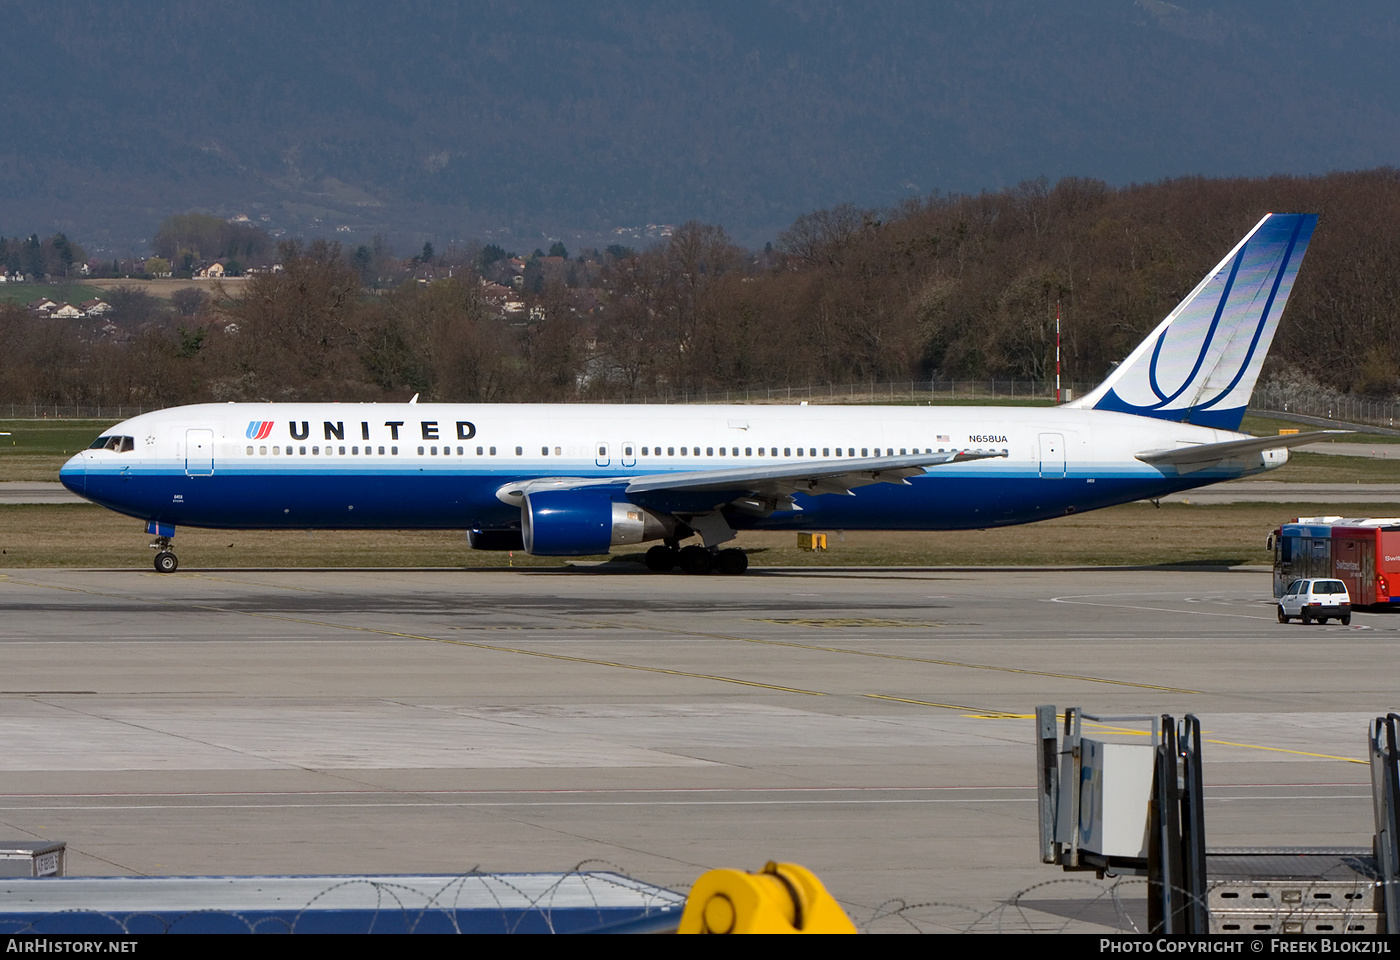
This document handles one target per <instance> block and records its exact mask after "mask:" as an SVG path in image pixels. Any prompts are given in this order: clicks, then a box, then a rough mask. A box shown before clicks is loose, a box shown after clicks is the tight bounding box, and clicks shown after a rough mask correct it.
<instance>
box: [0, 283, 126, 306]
mask: <svg viewBox="0 0 1400 960" xmlns="http://www.w3.org/2000/svg"><path fill="white" fill-rule="evenodd" d="M106 296H107V291H106V290H103V289H102V288H101V287H93V286H88V285H86V284H78V283H0V303H33V302H34V301H35V300H42V299H43V298H45V297H48V298H49V299H50V300H53V301H54V302H56V303H71V304H73V305H74V306H76V305H78V304H80V303H82V302H83V301H84V300H93V299H102V298H103V297H106Z"/></svg>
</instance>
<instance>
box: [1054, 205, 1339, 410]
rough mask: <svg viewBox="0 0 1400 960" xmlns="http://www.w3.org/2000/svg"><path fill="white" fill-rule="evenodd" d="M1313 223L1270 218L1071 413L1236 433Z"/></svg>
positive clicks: (1308, 218)
mask: <svg viewBox="0 0 1400 960" xmlns="http://www.w3.org/2000/svg"><path fill="white" fill-rule="evenodd" d="M1316 226H1317V217H1316V216H1315V215H1313V214H1301V213H1271V214H1269V215H1268V216H1266V217H1264V219H1263V220H1260V221H1259V223H1258V224H1256V225H1255V227H1254V229H1253V230H1251V231H1250V232H1249V235H1248V236H1246V237H1245V238H1244V239H1243V240H1242V241H1240V243H1239V245H1238V246H1237V247H1235V249H1234V250H1232V251H1230V255H1229V256H1227V257H1226V258H1225V259H1224V260H1222V261H1220V263H1219V265H1217V266H1216V268H1215V269H1214V270H1212V271H1211V272H1210V273H1209V274H1208V275H1207V276H1206V278H1205V279H1204V280H1202V281H1201V283H1200V284H1199V285H1198V286H1197V287H1196V289H1195V290H1193V291H1191V293H1190V294H1189V295H1188V296H1187V297H1186V299H1185V300H1183V301H1181V303H1180V304H1179V305H1178V306H1177V308H1176V309H1175V310H1173V311H1172V312H1171V313H1170V314H1168V315H1167V318H1166V319H1165V320H1163V321H1162V323H1161V324H1160V325H1159V326H1158V327H1157V329H1156V330H1154V331H1153V332H1152V335H1151V336H1150V337H1148V338H1147V339H1146V340H1144V341H1143V342H1142V343H1141V344H1140V345H1139V346H1138V348H1137V349H1136V350H1134V351H1133V352H1132V353H1131V354H1130V355H1129V356H1128V358H1127V359H1126V360H1124V361H1123V362H1122V363H1121V364H1119V365H1118V367H1117V369H1115V370H1114V371H1113V373H1112V374H1110V375H1109V377H1108V379H1107V380H1105V381H1104V382H1103V383H1102V384H1100V385H1099V386H1098V388H1097V389H1095V390H1094V391H1093V392H1092V393H1090V394H1089V395H1087V396H1086V397H1084V399H1083V400H1082V401H1080V402H1079V403H1076V404H1075V406H1084V407H1091V408H1093V409H1096V410H1116V411H1119V412H1122V413H1133V414H1137V415H1138V416H1143V417H1155V418H1157V419H1159V420H1175V421H1177V422H1180V423H1192V424H1196V425H1198V426H1202V427H1216V428H1219V429H1222V430H1238V429H1239V426H1240V421H1241V420H1242V419H1244V410H1245V407H1246V406H1248V404H1249V397H1250V394H1252V393H1253V392H1254V382H1255V381H1256V380H1257V379H1258V378H1259V371H1260V369H1261V368H1262V367H1263V365H1264V356H1265V355H1266V354H1267V353H1268V352H1269V345H1270V344H1271V343H1272V342H1273V339H1274V331H1275V330H1277V329H1278V321H1279V317H1280V316H1282V314H1283V307H1284V304H1286V303H1287V302H1288V294H1289V293H1290V292H1291V291H1292V290H1293V279H1294V278H1295V277H1296V276H1297V275H1298V267H1299V265H1301V264H1302V262H1303V254H1304V252H1305V251H1306V250H1307V248H1308V241H1309V240H1310V239H1311V238H1312V233H1313V228H1315V227H1316Z"/></svg>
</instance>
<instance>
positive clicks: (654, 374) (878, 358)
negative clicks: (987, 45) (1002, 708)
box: [0, 169, 1400, 405]
mask: <svg viewBox="0 0 1400 960" xmlns="http://www.w3.org/2000/svg"><path fill="white" fill-rule="evenodd" d="M1269 211H1278V212H1315V213H1318V214H1319V215H1320V217H1321V219H1320V222H1319V225H1318V228H1317V232H1316V234H1315V235H1314V238H1313V242H1312V246H1311V247H1310V249H1309V252H1308V256H1307V260H1306V262H1305V263H1304V265H1303V267H1302V270H1301V272H1300V274H1299V277H1298V281H1297V284H1296V286H1295V288H1294V292H1293V298H1292V300H1291V301H1290V302H1289V305H1288V310H1287V312H1286V314H1285V316H1284V320H1283V324H1282V327H1281V328H1280V332H1279V335H1278V337H1277V339H1276V341H1275V346H1274V349H1273V352H1272V353H1271V355H1270V359H1269V367H1268V368H1266V374H1267V373H1268V372H1278V371H1283V372H1285V373H1290V374H1303V375H1306V376H1307V377H1310V378H1313V379H1315V380H1318V381H1321V382H1322V383H1324V384H1327V385H1329V386H1331V387H1333V388H1335V389H1338V390H1343V391H1351V392H1358V393H1364V394H1369V395H1390V394H1394V393H1395V392H1396V391H1397V389H1398V388H1400V324H1398V323H1397V320H1398V319H1400V235H1397V231H1396V228H1395V224H1396V223H1400V173H1397V171H1395V170H1393V169H1382V170H1375V171H1370V172H1364V173H1346V174H1340V173H1339V174H1332V175H1329V176H1326V177H1318V178H1288V177H1275V178H1270V179H1264V180H1208V179H1184V180H1172V181H1167V182H1163V183H1158V184H1151V185H1143V186H1133V187H1128V188H1123V189H1112V188H1110V187H1108V186H1106V185H1105V184H1103V183H1101V182H1098V181H1094V180H1086V179H1075V178H1069V179H1064V180H1061V181H1059V182H1058V183H1055V184H1049V183H1047V182H1045V181H1034V182H1028V183H1024V184H1021V185H1020V186H1018V187H1015V188H1012V189H1009V190H1005V191H1001V192H998V193H986V194H981V195H978V196H960V197H933V198H929V199H925V200H921V201H918V202H910V203H908V204H906V205H905V206H903V207H900V208H898V209H895V210H892V211H863V210H858V209H855V208H852V207H839V208H836V209H832V210H825V211H818V212H814V213H811V214H807V215H805V216H803V217H801V218H799V219H798V220H797V221H796V222H795V223H793V224H792V225H791V226H790V227H789V228H788V229H787V230H786V231H784V232H783V233H782V234H781V237H780V242H779V243H778V245H777V246H775V247H774V248H773V249H771V250H767V251H764V252H762V253H752V252H749V251H745V250H743V249H741V248H740V247H738V246H737V245H735V244H734V243H732V242H731V241H730V239H729V237H728V235H727V234H726V232H725V230H724V229H723V228H722V227H720V226H716V225H706V224H701V223H694V222H692V223H688V224H685V225H683V226H681V227H680V228H678V229H677V230H676V231H675V232H674V234H673V235H672V236H671V237H669V238H668V239H667V240H666V241H664V242H663V243H662V244H660V245H658V246H657V247H655V248H653V249H650V250H646V251H643V252H641V253H636V252H634V251H631V250H627V249H623V248H620V247H617V248H613V250H612V251H611V252H609V253H607V254H602V253H598V252H596V251H589V252H587V253H586V254H581V255H579V256H577V257H575V258H574V259H573V260H569V259H565V258H561V257H559V256H554V257H545V256H543V254H541V255H540V256H538V257H531V258H528V259H527V260H526V261H521V262H522V263H524V264H525V266H524V268H523V269H524V276H525V277H533V278H534V279H533V280H532V281H530V282H529V283H524V284H522V285H521V287H520V289H519V291H518V292H517V293H515V294H512V295H513V296H519V297H520V298H522V303H523V307H522V309H520V311H519V312H517V313H514V314H512V313H509V312H506V311H503V310H502V309H501V307H500V304H499V302H498V301H496V300H493V299H492V297H491V293H490V291H491V290H492V289H497V288H492V287H488V286H487V285H486V284H484V283H483V281H482V280H481V279H479V278H478V276H477V275H476V274H475V273H474V272H473V271H472V269H471V268H470V266H462V265H461V264H460V263H459V264H458V265H457V266H453V267H443V266H442V265H441V264H440V263H436V264H435V262H434V261H433V259H432V257H431V251H428V250H425V251H424V254H423V255H422V256H420V257H415V258H414V260H413V263H414V264H416V265H417V268H418V270H419V275H420V277H421V276H422V271H423V270H430V271H436V272H435V273H433V274H432V275H433V276H436V277H438V279H434V280H431V281H428V280H427V279H426V277H423V278H422V279H419V280H410V281H409V282H407V283H405V284H403V285H402V286H400V287H398V288H397V289H393V290H390V291H388V292H384V293H375V292H372V291H371V290H370V289H369V288H368V287H366V286H365V276H364V273H363V271H362V270H358V269H357V267H356V263H355V256H354V255H353V254H351V253H350V252H349V251H344V250H342V249H341V248H340V247H338V246H337V245H334V244H328V243H325V242H316V243H313V244H311V245H310V246H305V247H303V246H300V245H297V244H284V245H283V247H282V249H281V257H282V260H283V269H282V270H281V272H276V273H266V274H259V275H258V276H256V277H254V278H252V279H250V280H249V281H248V282H247V285H246V286H245V287H244V288H243V289H242V291H241V292H240V293H239V294H238V295H237V296H224V297H222V298H220V297H214V298H212V299H198V298H189V299H187V300H185V301H184V302H183V304H182V310H183V312H177V311H174V310H171V309H169V308H168V307H166V306H164V305H163V303H162V302H157V301H155V300H153V299H152V298H149V297H147V298H145V299H144V300H140V299H139V298H138V297H137V295H132V294H129V295H127V302H125V304H124V307H125V309H126V313H125V314H124V316H126V317H127V318H128V319H126V320H121V321H114V320H108V321H58V320H53V319H40V318H37V317H35V316H33V315H31V314H30V313H29V312H27V311H26V310H25V309H24V308H22V307H18V306H14V307H7V308H3V309H2V310H0V342H3V343H4V344H5V359H4V362H3V364H0V402H44V403H64V404H71V403H104V404H116V403H129V404H144V405H162V404H172V403H178V402H188V401H194V400H254V399H268V400H284V399H295V398H305V399H323V400H336V399H342V400H372V399H380V398H391V397H395V398H402V397H405V396H408V395H410V394H412V393H421V394H422V395H423V398H424V399H425V400H444V401H452V400H462V401H470V400H498V401H515V400H569V399H587V398H590V397H594V398H615V397H645V396H653V395H658V394H669V393H674V392H678V391H683V390H694V389H697V388H701V387H705V388H725V387H744V386H765V385H784V384H803V385H805V384H809V383H815V384H822V383H844V382H849V381H853V380H877V381H878V380H885V379H909V378H922V377H931V376H955V377H975V378H990V377H1000V378H1006V377H1016V378H1023V379H1040V378H1044V377H1045V376H1046V375H1047V374H1048V373H1050V372H1052V371H1053V367H1052V364H1053V350H1054V317H1055V308H1056V304H1057V303H1058V304H1059V305H1060V310H1061V313H1062V315H1063V318H1064V323H1063V329H1064V358H1065V360H1064V365H1065V375H1066V377H1067V378H1069V379H1073V380H1078V381H1090V380H1097V379H1098V378H1100V377H1102V376H1103V374H1104V373H1106V372H1107V370H1108V369H1110V367H1111V365H1112V364H1113V363H1114V362H1115V361H1117V360H1119V359H1121V358H1122V357H1123V356H1124V355H1125V354H1126V353H1127V352H1128V351H1129V350H1130V349H1131V348H1132V347H1133V345H1134V344H1136V343H1137V342H1138V340H1140V339H1141V337H1142V336H1143V335H1144V334H1145V333H1146V332H1147V331H1148V330H1149V329H1151V327H1152V326H1153V325H1155V324H1156V323H1157V322H1158V321H1159V320H1160V319H1161V318H1162V317H1163V316H1165V314H1166V313H1167V312H1168V311H1169V310H1170V309H1171V308H1172V307H1173V306H1174V305H1175V304H1176V303H1177V302H1178V301H1179V300H1180V299H1181V297H1183V296H1184V295H1185V294H1186V293H1188V292H1189V291H1190V290H1191V288H1192V287H1194V286H1195V284H1196V283H1197V281H1199V280H1200V278H1201V277H1202V276H1203V275H1204V274H1205V272H1206V271H1207V270H1209V269H1210V268H1211V267H1212V266H1213V265H1214V264H1215V263H1216V262H1218V261H1219V260H1220V258H1222V257H1223V256H1224V255H1225V254H1226V253H1227V252H1228V251H1229V250H1230V248H1231V247H1232V246H1233V245H1234V244H1235V243H1236V242H1237V241H1238V240H1239V238H1240V237H1241V236H1243V235H1244V233H1245V232H1246V231H1247V230H1248V229H1249V228H1250V227H1251V226H1253V225H1254V223H1256V222H1257V221H1258V220H1259V218H1260V217H1261V216H1262V215H1263V214H1264V213H1267V212H1269ZM496 253H499V251H496ZM494 258H495V253H493V254H492V255H491V258H490V259H491V265H492V267H491V268H492V269H496V268H497V267H499V265H500V264H501V263H502V262H504V261H500V260H498V259H494ZM484 259H487V258H482V257H478V258H477V262H482V260H484ZM531 271H534V272H533V273H531ZM449 273H450V274H451V276H450V277H449V276H446V275H447V274H449ZM140 296H144V295H140Z"/></svg>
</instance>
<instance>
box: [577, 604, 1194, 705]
mask: <svg viewBox="0 0 1400 960" xmlns="http://www.w3.org/2000/svg"><path fill="white" fill-rule="evenodd" d="M585 622H586V621H585ZM604 622H605V623H607V624H608V625H609V626H623V624H618V623H615V622H613V621H604ZM632 629H642V628H639V627H633V628H632ZM645 629H648V630H656V631H657V632H658V633H670V634H675V635H679V636H683V637H709V638H711V639H713V640H734V641H737V642H739V643H757V644H764V645H766V646H772V647H793V648H796V649H798V650H817V651H820V652H822V653H841V654H846V655H848V656H852V657H874V658H875V659H878V660H904V661H906V662H909V663H927V664H932V665H933V666H938V667H961V668H963V669H967V670H991V671H993V672H996V673H1019V674H1022V675H1025V676H1032V677H1053V678H1054V679H1056V680H1082V681H1086V682H1089V683H1108V684H1113V685H1115V686H1122V687H1138V688H1140V689H1143V690H1161V691H1162V692H1164V693H1187V694H1195V695H1198V696H1200V695H1203V691H1201V690H1187V689H1184V688H1182V687H1165V686H1161V685H1159V684H1155V683H1137V682H1135V681H1132V680H1112V679H1109V678H1108V677H1090V676H1082V675H1080V674H1076V673H1051V672H1049V671H1047V670H1025V669H1022V668H1020V667H998V666H995V665H993V664H990V663H964V662H962V661H959V660H936V659H934V658H932V657H911V656H907V655H905V654H899V653H876V652H875V651H873V650H852V649H850V648H849V647H828V646H825V645H823V644H817V643H798V642H797V641H795V640H762V639H759V638H758V637H742V636H736V635H733V634H727V633H709V632H706V631H703V630H677V629H674V628H672V627H646V628H645ZM890 699H898V698H890ZM909 702H910V703H921V702H923V701H919V700H911V701H909ZM937 706H942V704H937ZM953 709H956V710H962V709H968V710H970V709H972V708H971V707H954V708H953Z"/></svg>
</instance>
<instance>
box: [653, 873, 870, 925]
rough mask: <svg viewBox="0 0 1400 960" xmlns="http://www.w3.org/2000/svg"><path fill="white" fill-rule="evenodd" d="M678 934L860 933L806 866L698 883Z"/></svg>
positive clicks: (721, 875)
mask: <svg viewBox="0 0 1400 960" xmlns="http://www.w3.org/2000/svg"><path fill="white" fill-rule="evenodd" d="M676 932H677V933H855V932H856V928H855V925H854V924H852V923H851V921H850V919H849V918H848V917H847V916H846V914H845V912H844V911H843V910H842V909H841V907H840V906H838V905H837V903H836V901H835V900H834V899H832V896H831V894H829V893H827V892H826V888H825V887H823V886H822V882H821V881H820V880H818V879H817V878H816V875H815V874H813V873H812V872H811V871H810V870H808V869H807V868H806V867H800V866H798V865H797V864H795V863H773V862H772V861H771V860H770V861H769V862H768V863H767V864H766V865H765V866H764V867H763V869H762V870H760V871H759V872H758V873H744V872H743V871H741V870H711V871H710V872H709V873H707V874H705V875H703V876H702V877H701V878H700V879H699V880H696V881H695V886H694V887H692V888H691V891H690V897H689V898H688V899H687V900H686V902H685V912H684V913H683V914H681V925H680V929H679V930H677V931H676Z"/></svg>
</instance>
